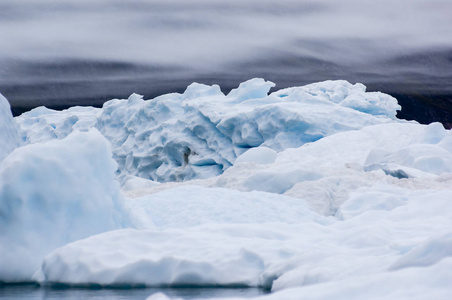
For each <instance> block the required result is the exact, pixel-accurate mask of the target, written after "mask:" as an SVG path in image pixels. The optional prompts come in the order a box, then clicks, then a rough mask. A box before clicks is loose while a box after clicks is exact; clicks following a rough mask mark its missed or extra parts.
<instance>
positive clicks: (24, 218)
mask: <svg viewBox="0 0 452 300" xmlns="http://www.w3.org/2000/svg"><path fill="white" fill-rule="evenodd" d="M115 170H116V163H115V162H114V161H113V160H112V158H111V151H110V145H109V144H108V142H107V141H106V140H105V138H103V137H102V135H101V134H100V133H99V132H98V131H97V130H95V129H92V130H90V131H88V132H86V133H79V132H74V133H73V134H71V135H69V136H68V137H67V138H65V139H62V140H52V141H49V142H46V143H36V144H31V145H27V146H24V147H20V148H17V149H16V150H14V151H13V152H12V153H11V154H9V156H7V157H6V158H5V159H4V160H3V161H2V162H1V164H0V233H1V234H0V257H1V265H0V281H6V282H20V281H30V279H31V275H32V274H33V273H34V272H35V271H36V270H37V268H38V267H39V265H40V264H41V261H42V259H43V257H44V256H45V255H46V254H48V253H49V252H50V251H52V250H53V249H55V248H57V247H59V246H62V245H65V244H67V243H69V242H72V241H76V240H79V239H81V238H84V237H88V236H90V235H93V234H96V233H100V232H104V231H108V230H112V229H117V228H121V227H123V226H126V224H127V225H128V226H130V224H128V220H127V216H126V214H125V213H124V210H123V208H122V203H121V201H122V199H121V196H120V193H119V186H118V184H117V182H116V181H115V179H114V172H115Z"/></svg>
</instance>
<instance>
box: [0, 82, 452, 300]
mask: <svg viewBox="0 0 452 300" xmlns="http://www.w3.org/2000/svg"><path fill="white" fill-rule="evenodd" d="M272 87H273V83H271V82H266V81H264V80H262V79H254V80H251V81H248V82H246V83H243V84H241V85H240V86H239V87H238V88H237V89H235V90H233V91H231V92H230V93H229V94H228V95H226V96H225V95H224V94H223V93H222V92H221V90H220V88H219V87H218V86H216V85H213V86H207V85H202V84H197V83H194V84H191V85H190V86H189V87H188V88H187V90H186V91H185V92H184V93H183V94H168V95H163V96H160V97H157V98H155V99H152V100H143V97H142V96H140V95H137V94H133V95H131V96H130V97H129V99H127V100H117V99H116V100H111V101H108V102H107V103H105V105H104V106H103V108H101V109H94V108H71V109H69V110H66V111H63V112H56V111H51V110H48V109H45V108H38V109H35V110H33V111H31V112H29V113H26V114H23V115H22V116H20V117H18V118H16V120H17V123H18V124H19V125H20V134H21V135H20V136H21V137H22V143H23V146H22V147H20V148H18V149H16V150H14V151H13V152H11V153H10V154H9V155H8V156H7V157H6V158H5V159H4V160H3V162H2V163H1V165H0V179H1V180H0V225H2V226H1V227H0V231H1V233H2V235H1V237H0V241H1V244H0V257H2V259H3V258H4V257H5V258H6V260H2V261H0V264H1V265H0V267H1V268H0V281H1V280H3V281H20V280H22V281H24V280H35V281H38V282H40V283H42V284H51V283H64V284H68V285H90V284H98V285H105V286H143V285H146V286H198V287H199V286H215V287H217V286H225V287H230V286H253V287H256V286H258V287H263V288H267V289H271V291H272V294H270V295H267V296H262V297H259V298H258V299H263V300H264V299H300V298H309V299H331V298H347V299H363V298H366V299H378V298H393V299H404V298H410V299H411V298H413V299H425V298H428V297H429V298H435V299H447V298H448V297H449V295H450V293H451V288H450V281H451V280H452V274H451V271H450V270H451V264H452V261H451V256H452V250H451V228H452V221H451V220H452V214H451V213H452V206H451V205H452V202H451V201H450V200H451V199H452V133H451V131H450V130H445V129H444V127H443V126H442V125H441V124H439V123H432V124H430V125H420V124H418V123H416V122H407V121H403V120H397V119H396V118H395V113H396V111H397V110H398V109H400V106H399V105H398V104H397V101H396V100H395V99H394V98H392V97H390V96H388V95H384V94H381V93H369V92H366V91H365V87H364V86H363V85H361V84H355V85H352V84H350V83H348V82H346V81H326V82H321V83H315V84H311V85H308V86H304V87H296V88H289V89H283V90H280V91H276V92H273V93H270V94H268V93H269V90H270V88H272ZM8 116H9V115H8ZM8 128H12V127H8ZM97 130H98V131H97ZM79 131H84V132H79ZM99 132H100V133H99ZM107 141H108V142H107ZM16 147H17V145H16ZM110 148H111V149H112V150H111V151H110ZM112 156H113V158H114V159H115V160H116V162H117V165H116V164H115V162H114V161H113V160H112V159H111V157H112ZM115 172H116V176H115ZM117 181H119V182H121V187H122V191H120V190H119V184H118V182H117ZM91 208H92V209H91ZM5 245H7V246H8V248H6V246H5ZM31 249H33V250H31ZM44 256H45V257H44ZM5 266H6V267H5ZM34 271H36V272H35V273H34ZM33 273H34V276H33V277H32V276H31V275H32V274H33ZM159 298H161V299H167V297H166V296H165V295H163V294H158V295H155V296H151V297H150V299H159Z"/></svg>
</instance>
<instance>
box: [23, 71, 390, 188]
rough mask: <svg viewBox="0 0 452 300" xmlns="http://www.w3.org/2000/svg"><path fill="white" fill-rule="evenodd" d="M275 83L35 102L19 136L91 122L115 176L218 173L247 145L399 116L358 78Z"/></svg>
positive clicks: (287, 142)
mask: <svg viewBox="0 0 452 300" xmlns="http://www.w3.org/2000/svg"><path fill="white" fill-rule="evenodd" d="M273 86H274V84H273V83H271V82H268V81H265V80H263V79H259V78H255V79H252V80H249V81H247V82H244V83H242V84H241V85H240V86H239V87H238V88H237V89H234V90H232V91H231V92H230V93H229V94H228V95H227V96H225V95H224V94H223V93H222V92H221V90H220V88H219V86H217V85H212V86H208V85H203V84H198V83H193V84H191V85H190V86H189V87H187V89H186V91H185V92H184V93H183V94H177V93H173V94H167V95H163V96H160V97H157V98H155V99H152V100H143V98H142V96H140V95H137V94H132V95H131V96H130V97H129V99H127V100H117V99H115V100H111V101H108V102H106V103H105V104H104V106H103V108H102V109H94V108H84V109H82V108H71V109H69V110H66V111H62V112H55V111H51V110H46V109H43V108H38V109H35V110H34V111H32V112H29V113H25V114H24V115H22V116H20V117H18V118H17V120H18V122H19V123H20V125H21V132H22V140H23V142H24V143H35V142H40V141H45V140H49V139H53V138H58V139H61V138H64V137H65V136H67V135H68V134H69V133H70V132H72V130H73V129H79V130H82V131H86V130H88V129H89V128H90V127H93V126H94V127H96V128H97V129H99V131H100V132H101V133H102V134H103V135H104V136H105V137H106V138H107V139H108V140H109V142H110V143H111V145H112V151H113V155H114V159H115V160H116V161H117V163H118V171H119V172H118V173H119V177H120V178H121V180H122V178H123V177H124V176H127V175H133V176H138V177H142V178H145V179H151V180H153V181H159V182H167V181H187V180H190V179H195V178H198V179H202V178H207V177H213V176H217V175H220V174H222V173H223V172H224V171H225V170H226V169H228V168H229V167H230V166H231V165H233V164H234V162H235V160H236V158H237V156H238V155H240V154H242V153H243V152H245V150H248V149H249V148H254V147H259V146H261V147H267V148H271V149H273V150H275V151H278V152H280V151H283V150H285V149H288V148H296V147H300V146H302V145H303V144H305V143H310V142H315V141H317V140H319V139H322V138H324V137H326V136H329V135H332V134H335V133H338V132H343V131H349V130H357V129H360V128H363V127H365V126H369V125H374V124H381V123H388V122H392V123H394V122H397V121H396V120H394V119H393V116H394V115H395V113H396V109H397V108H398V105H397V103H396V101H395V99H393V98H391V97H390V96H387V95H384V94H378V93H366V92H365V87H364V86H363V85H361V84H355V85H352V84H350V83H348V82H346V81H340V80H338V81H325V82H320V83H315V84H311V85H307V86H305V87H296V88H288V89H283V90H281V91H278V92H275V93H272V94H271V95H268V92H269V90H270V88H271V87H273ZM347 99H348V100H347ZM351 99H355V100H353V101H351ZM344 101H345V102H344ZM347 101H348V102H347ZM352 102H353V103H355V102H356V103H358V104H359V105H358V104H356V103H355V104H356V105H355V104H353V105H352V104H351V103H352ZM347 103H349V104H347ZM346 104H347V105H346ZM361 104H362V105H361ZM360 105H361V106H360ZM363 107H364V108H363ZM363 112H366V113H363Z"/></svg>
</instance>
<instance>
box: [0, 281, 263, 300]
mask: <svg viewBox="0 0 452 300" xmlns="http://www.w3.org/2000/svg"><path fill="white" fill-rule="evenodd" d="M158 292H162V293H165V294H166V295H167V296H169V297H171V298H173V297H174V298H182V299H187V300H189V299H206V298H213V297H217V298H222V297H246V298H251V297H256V296H259V295H263V294H265V293H267V292H266V291H264V290H261V289H257V288H163V289H162V288H159V289H157V288H135V289H87V288H50V287H47V288H40V287H37V286H33V285H19V286H3V287H2V286H0V299H5V300H6V299H8V300H9V299H11V300H19V299H20V300H58V299H67V300H69V299H111V300H125V299H130V300H144V299H146V298H147V297H149V296H150V295H152V294H155V293H158Z"/></svg>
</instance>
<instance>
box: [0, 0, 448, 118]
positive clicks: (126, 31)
mask: <svg viewBox="0 0 452 300" xmlns="http://www.w3.org/2000/svg"><path fill="white" fill-rule="evenodd" d="M450 11H452V2H451V1H448V0H436V1H430V0H400V1H397V2H395V1H390V0H382V1H378V2H377V1H356V0H341V1H333V0H316V1H314V0H303V1H295V0H284V1H270V0H262V1H257V0H251V1H250V0H249V1H239V0H232V1H218V0H212V1H205V0H194V1H190V2H189V3H188V2H187V1H182V0H170V1H166V0H165V1H163V0H155V1H146V0H132V1H127V2H123V1H107V0H100V1H96V2H93V1H88V0H81V1H70V0H62V1H60V0H58V1H57V0H43V1H32V0H23V1H9V0H0V37H1V39H2V47H0V92H1V93H2V94H3V95H4V96H6V97H7V98H8V100H9V101H10V103H11V105H12V108H13V112H14V114H15V115H18V114H20V113H22V112H24V111H27V110H29V109H31V108H33V107H36V106H40V105H45V106H48V107H51V108H56V109H61V108H67V107H70V106H74V105H93V106H101V105H102V103H103V102H105V101H107V100H109V99H112V98H126V97H128V96H129V95H130V94H131V93H139V94H142V95H144V96H145V99H150V98H153V97H155V96H158V95H161V94H164V93H169V92H183V91H184V89H185V88H186V86H187V85H189V84H190V83H192V82H194V81H196V82H201V83H206V84H219V85H220V86H221V88H222V89H223V91H224V92H228V91H229V90H230V89H232V88H234V87H236V86H237V85H238V84H239V83H240V82H243V81H245V80H247V79H250V78H253V77H262V78H265V79H266V80H271V81H273V82H275V83H276V84H277V85H276V89H280V88H285V87H289V86H300V85H304V84H308V83H312V82H316V81H322V80H328V79H345V80H348V81H350V82H352V83H354V82H361V83H364V84H365V85H366V86H367V87H368V90H369V91H382V92H385V93H388V94H392V95H394V96H397V97H398V98H400V99H401V100H400V101H402V106H403V107H404V110H403V111H402V113H401V115H400V117H401V118H417V119H418V120H419V121H421V122H423V123H428V122H431V121H434V119H435V118H437V119H439V120H442V121H443V123H447V119H448V118H449V117H450V116H452V100H451V99H452V96H451V95H452V84H451V82H452V39H450V38H448V37H451V36H452V18H450ZM413 103H414V104H413ZM412 104H413V105H414V108H413V105H412ZM425 107H428V109H426V108H425ZM430 109H433V110H432V111H431V110H430ZM426 110H427V111H428V113H427V115H426V116H424V115H425V114H426V113H425V111H426ZM410 111H412V112H410ZM423 114H424V115H423Z"/></svg>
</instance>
